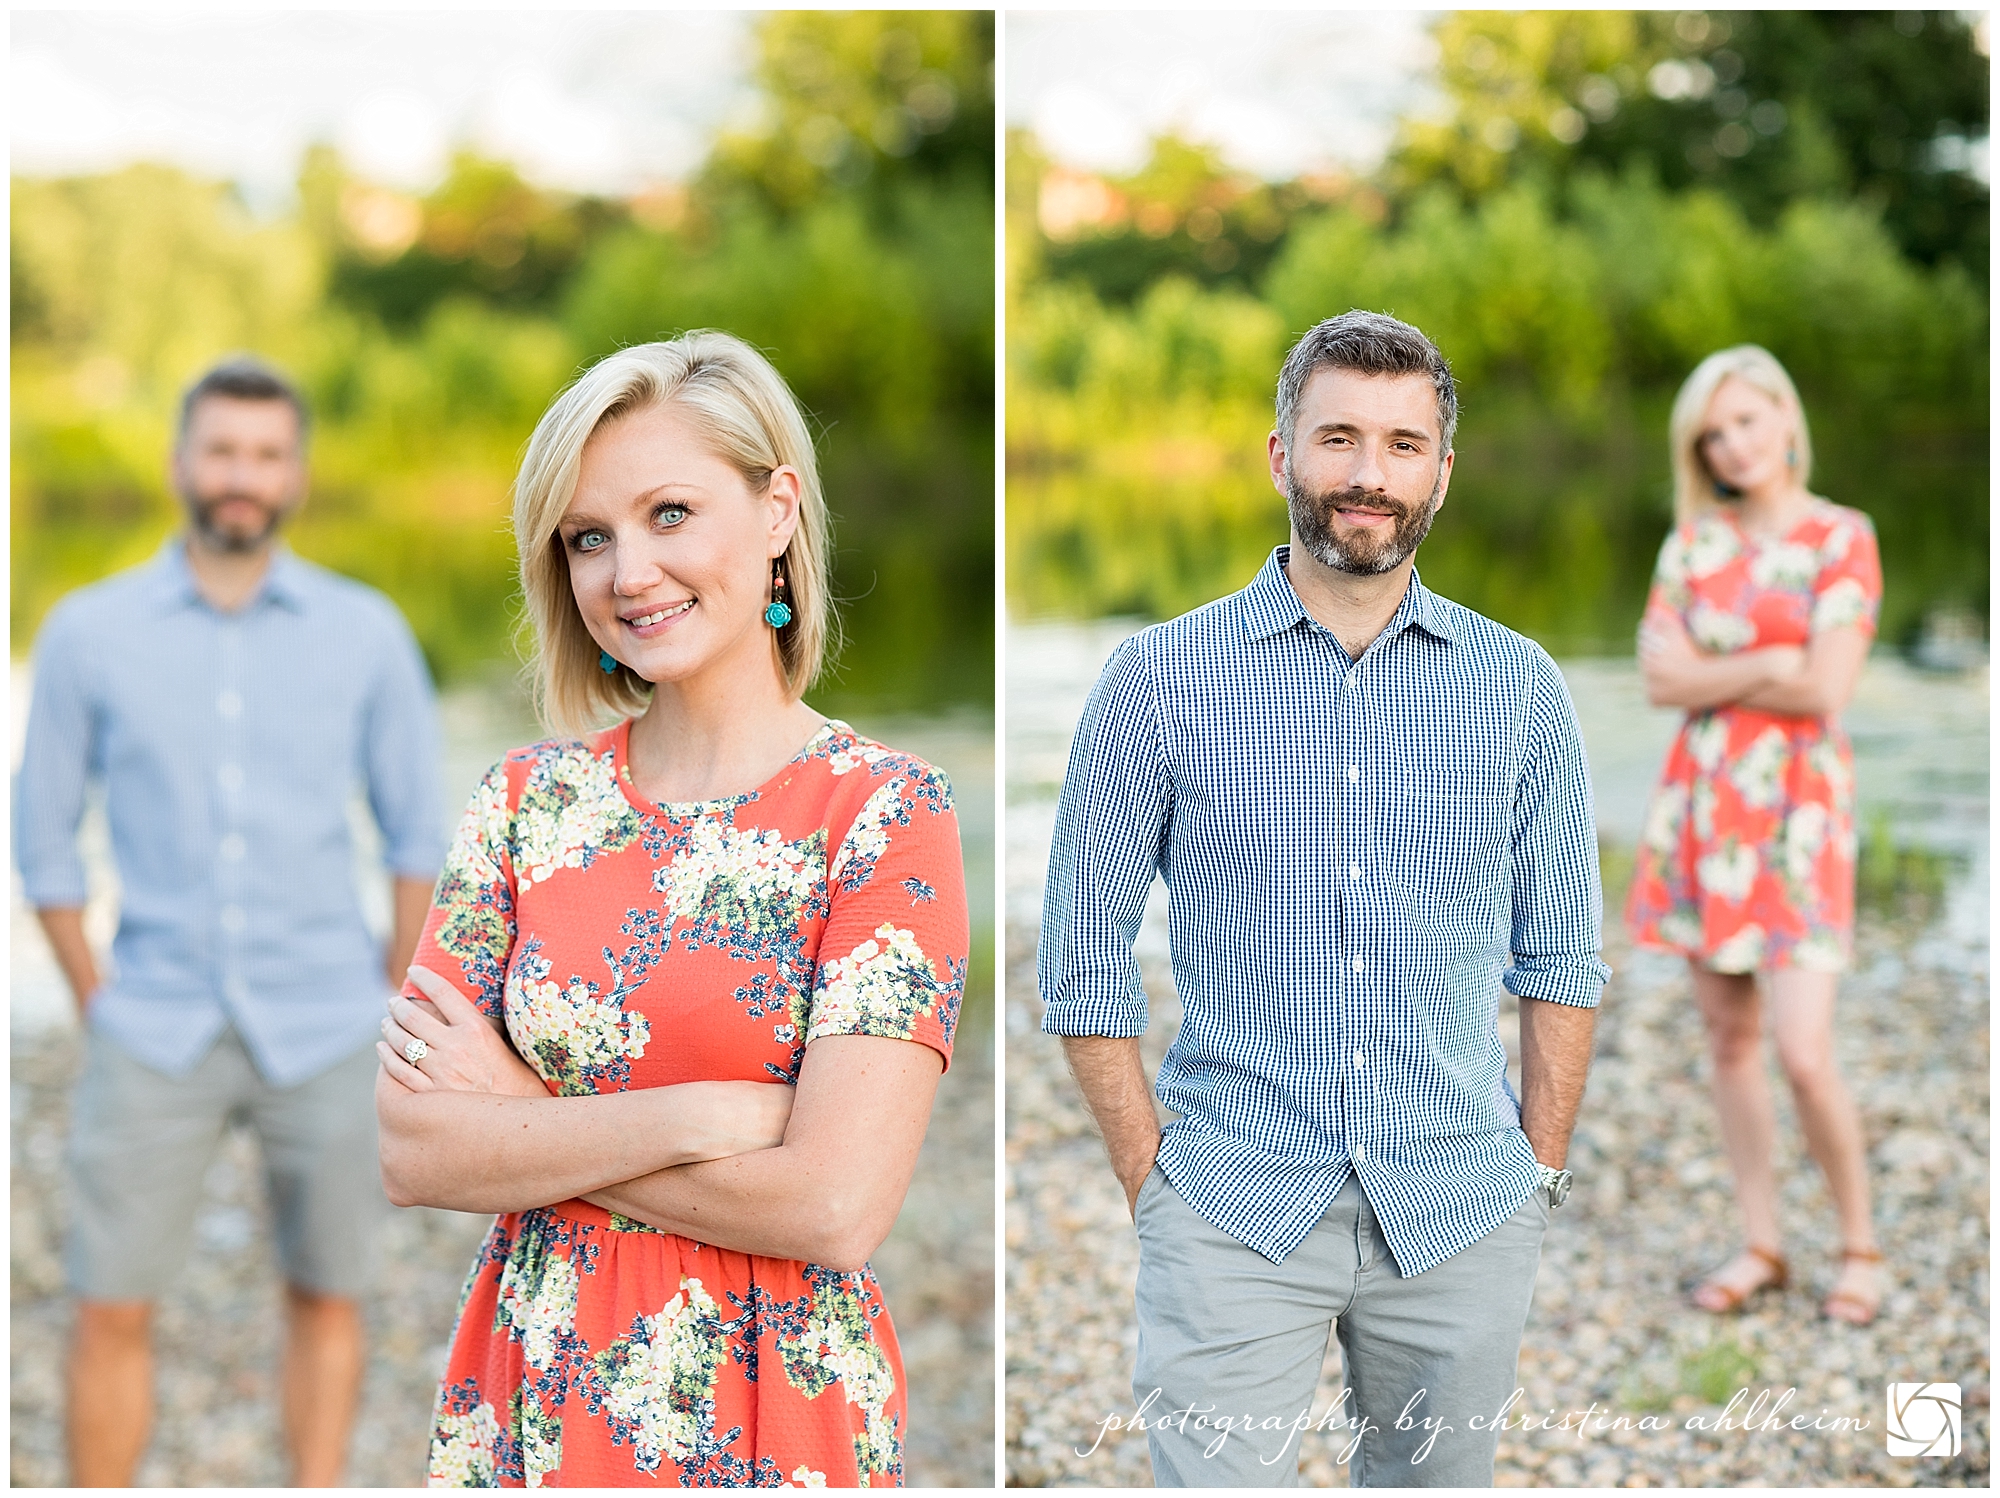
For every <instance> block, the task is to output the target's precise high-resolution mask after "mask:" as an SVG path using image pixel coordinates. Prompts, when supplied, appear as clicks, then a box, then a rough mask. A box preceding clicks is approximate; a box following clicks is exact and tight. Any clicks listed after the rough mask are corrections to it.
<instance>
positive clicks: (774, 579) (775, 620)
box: [764, 557, 792, 629]
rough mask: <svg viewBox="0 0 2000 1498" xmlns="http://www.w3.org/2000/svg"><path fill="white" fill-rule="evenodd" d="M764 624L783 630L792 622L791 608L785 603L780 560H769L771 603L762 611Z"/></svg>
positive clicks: (776, 558) (782, 567)
mask: <svg viewBox="0 0 2000 1498" xmlns="http://www.w3.org/2000/svg"><path fill="white" fill-rule="evenodd" d="M764 622H765V623H766V624H768V625H770V626H771V628H773V629H783V628H784V627H785V626H786V625H787V624H790V623H791V622H792V606H791V605H790V604H789V603H786V602H785V567H784V562H783V560H782V559H780V558H778V557H773V558H772V559H771V601H770V603H769V604H768V605H767V606H766V607H765V609H764Z"/></svg>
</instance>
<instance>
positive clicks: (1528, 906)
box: [1502, 651, 1611, 1009]
mask: <svg viewBox="0 0 2000 1498" xmlns="http://www.w3.org/2000/svg"><path fill="white" fill-rule="evenodd" d="M1532 671H1533V676H1532V680H1531V682H1530V685H1529V702H1528V712H1527V720H1528V721H1527V725H1526V734H1527V752H1526V754H1525V756H1524V758H1523V764H1522V774H1521V782H1520V787H1519V793H1518V795H1517V797H1516V799H1515V803H1514V828H1513V836H1514V841H1513V859H1514V878H1513V887H1514V907H1513V939H1512V943H1511V946H1512V949H1513V961H1512V963H1511V965H1510V966H1509V967H1508V968H1507V970H1506V972H1505V973H1504V974H1503V975H1502V982H1504V983H1505V985H1506V987H1507V990H1508V991H1509V992H1510V993H1513V994H1517V995H1519V996H1520V997H1521V998H1525V999H1547V1000H1549V1001H1550V1002H1552V1003H1557V1004H1570V1005H1574V1006H1577V1007H1579V1008H1586V1009H1588V1008H1592V1007H1594V1006H1595V1005H1596V1004H1597V1002H1598V999H1599V998H1600V997H1601V996H1602V994H1603V991H1604V983H1605V980H1606V979H1607V978H1609V977H1610V976H1611V969H1610V968H1608V967H1606V966H1605V965H1604V961H1603V958H1602V957H1601V956H1600V952H1601V950H1602V947H1603V915H1604V892H1603V887H1602V885H1601V883H1600V880H1599V876H1598V868H1597V824H1596V817H1595V814H1594V811H1593V807H1592V802H1591V795H1590V763H1589V760H1588V759H1587V758H1586V757H1585V755H1584V751H1583V734H1582V731H1581V730H1580V729H1579V728H1578V727H1577V722H1576V709H1575V708H1574V706H1572V704H1571V703H1570V700H1569V689H1568V688H1567V687H1566V686H1565V685H1564V684H1563V679H1562V673H1561V672H1560V671H1558V670H1557V669H1556V665H1555V662H1553V661H1552V660H1550V659H1549V658H1548V656H1547V655H1546V654H1545V653H1543V652H1540V651H1537V652H1536V654H1535V659H1534V664H1533V668H1532Z"/></svg>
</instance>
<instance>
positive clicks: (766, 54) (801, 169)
mask: <svg viewBox="0 0 2000 1498" xmlns="http://www.w3.org/2000/svg"><path fill="white" fill-rule="evenodd" d="M757 51H758V57H757V63H756V67H755V69H754V76H755V78H756V81H757V84H758V86H759V88H760V90H761V93H762V117H761V118H760V119H759V120H758V121H757V122H756V123H755V124H754V125H753V126H751V127H749V128H744V129H737V130H728V131H724V132H723V134H722V135H721V136H720V138H719V139H718V140H717V142H716V147H715V151H714V153H713V155H712V157H711V161H710V167H709V178H710V182H711V184H712V185H713V186H715V187H727V186H731V185H742V186H747V187H749V188H750V189H751V190H752V191H754V192H755V193H757V194H758V195H759V196H761V197H762V198H764V199H765V201H766V202H767V203H768V204H769V205H770V206H772V207H774V208H777V209H780V210H790V209H795V208H798V207H800V206H802V205H804V204H806V203H809V202H811V201H813V200H814V199H816V198H819V197H821V196H824V195H825V194H826V193H827V192H829V191H839V190H851V189H855V188H860V187H863V186H864V185H866V184H869V183H871V182H874V183H886V182H892V181H896V180H899V179H908V178H912V177H916V178H926V177H928V178H940V177H953V176H959V175H970V176H973V177H976V178H979V179H982V180H984V181H985V182H987V183H989V184H990V183H991V181H992V175H993V17H992V14H991V12H988V11H853V12H844V13H842V12H833V11H785V12H779V13H777V14H773V15H770V16H767V17H766V18H764V19H763V20H762V21H761V22H760V23H759V24H758V28H757Z"/></svg>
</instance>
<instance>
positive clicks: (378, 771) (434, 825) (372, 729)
mask: <svg viewBox="0 0 2000 1498" xmlns="http://www.w3.org/2000/svg"><path fill="white" fill-rule="evenodd" d="M362 754H363V758H364V761H365V764H364V769H365V772H366V775H367V782H368V805H369V807H370V809H371V810H372V811H373V812H374V813H375V823H376V825H377V826H378V827H380V828H381V829H382V843H383V858H384V860H385V861H386V862H387V864H388V866H389V869H390V872H391V873H394V874H396V875H398V876H400V877H402V878H405V879H432V878H435V877H436V876H437V872H438V869H439V867H440V866H441V865H442V864H443V862H444V819H443V816H442V812H441V808H440V805H439V797H440V795H441V794H442V793H441V791H440V789H439V773H440V768H439V759H440V758H441V755H442V744H441V742H440V739H439V735H438V722H437V703H436V701H435V699H434V698H433V696H432V693H431V679H430V673H429V672H428V671H426V670H425V669H424V658H423V656H422V654H421V653H420V652H419V651H418V649H417V642H416V640H415V639H414V638H413V637H412V636H411V634H410V630H409V626H408V625H406V624H405V623H404V622H403V619H402V616H401V615H399V614H396V613H395V612H394V611H393V609H391V610H389V611H387V613H386V617H385V619H384V629H383V643H382V647H381V663H380V666H379V668H378V670H377V672H376V676H375V684H374V691H373V693H372V695H371V697H370V699H369V704H368V722H367V728H366V732H365V733H364V735H363V747H362Z"/></svg>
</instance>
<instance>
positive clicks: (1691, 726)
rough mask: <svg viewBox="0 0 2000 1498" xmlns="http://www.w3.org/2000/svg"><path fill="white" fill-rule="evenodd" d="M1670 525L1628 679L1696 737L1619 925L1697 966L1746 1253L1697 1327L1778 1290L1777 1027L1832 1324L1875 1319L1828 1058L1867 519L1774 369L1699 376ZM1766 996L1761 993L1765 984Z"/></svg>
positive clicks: (1874, 578)
mask: <svg viewBox="0 0 2000 1498" xmlns="http://www.w3.org/2000/svg"><path fill="white" fill-rule="evenodd" d="M1670 441H1671V445H1672V454H1673V466H1674V494H1675V517H1676V522H1677V523H1676V525H1675V527H1674V531H1673V534H1672V535H1670V536H1669V537H1668V538H1667V542H1666V545H1665V546H1664V547H1663V548H1662V549H1661V552H1660V562H1659V568H1658V571H1657V572H1656V574H1655V577H1654V583H1653V592H1652V597H1651V598H1650V600H1649V601H1648V603H1647V607H1646V616H1645V622H1644V623H1643V624H1642V625H1641V626H1640V633H1639V660H1640V669H1641V671H1642V673H1643V674H1644V677H1645V682H1646V689H1647V695H1648V696H1649V697H1650V699H1651V700H1652V701H1653V703H1654V704H1655V705H1657V706H1663V707H1678V708H1684V709H1686V711H1687V721H1686V722H1685V724H1683V726H1682V728H1681V731H1680V735H1679V737H1678V738H1676V739H1675V741H1674V744H1673V747H1672V749H1671V750H1670V751H1669V752H1668V755H1667V764H1666V770H1665V773H1664V776H1663V779H1662V783H1661V785H1660V788H1659V790H1658V792H1657V793H1656V794H1655V796H1654V799H1653V803H1652V807H1651V810H1650V812H1649V814H1648V817H1647V823H1646V831H1645V835H1644V837H1643V838H1642V840H1641V848H1640V852H1639V859H1638V867H1637V870H1636V873H1635V875H1634V877H1633V881H1632V895H1631V903H1630V907H1629V910H1628V919H1629V921H1630V923H1631V927H1632V931H1633V935H1634V937H1635V938H1636V939H1637V940H1638V941H1639V942H1640V943H1642V944H1644V945H1647V946H1654V947H1663V948H1665V949H1667V950H1670V951H1674V952H1679V953H1682V954H1684V955H1685V956H1686V957H1687V958H1688V963H1689V968H1690V970H1691V972H1692V974H1693V978H1694V991H1695V999H1696V1002H1697V1003H1698V1004H1699V1006H1700V1009H1701V1014H1702V1019H1703V1021H1704V1022H1705V1023H1706V1025H1707V1028H1708V1038H1709V1047H1710V1052H1711V1055H1712V1058H1713V1061H1714V1069H1715V1075H1714V1093H1715V1103H1716V1108H1717V1110H1718V1111H1719V1112H1720V1114H1721V1122H1722V1137H1723V1141H1724V1143H1725V1145H1726V1146H1727V1149H1728V1152H1729V1160H1730V1165H1731V1166H1732V1168H1733V1169H1734V1171H1735V1176H1736V1199H1737V1204H1738V1206H1739V1207H1740V1209H1741V1211H1742V1214H1743V1227H1744V1247H1743V1249H1742V1251H1741V1252H1740V1253H1738V1254H1737V1255H1736V1257H1735V1258H1733V1259H1731V1260H1730V1261H1729V1262H1728V1263H1726V1264H1724V1265H1722V1266H1721V1267H1720V1268H1718V1269H1717V1270H1715V1271H1714V1272H1713V1273H1712V1274H1710V1275H1709V1276H1707V1277H1706V1278H1705V1279H1704V1280H1703V1281H1702V1282H1701V1283H1700V1284H1699V1285H1698V1286H1697V1287H1696V1288H1695V1292H1694V1301H1695V1304H1696V1305H1698V1306H1700V1307H1701V1308H1702V1309H1703V1310H1706V1311H1712V1312H1717V1313H1724V1312H1730V1311H1735V1310H1738V1309H1740V1308H1741V1307H1742V1306H1743V1304H1744V1302H1745V1301H1747V1300H1748V1299H1749V1298H1750V1297H1751V1296H1752V1295H1754V1294H1756V1293H1757V1292H1758V1291H1760V1290H1764V1289H1782V1288H1784V1286H1785V1284H1786V1282H1787V1279H1788V1278H1789V1273H1790V1270H1789V1266H1788V1264H1787V1263H1786V1260H1785V1256H1784V1253H1783V1251H1782V1243H1781V1240H1780V1236H1779V1228H1778V1214H1777V1201H1778V1190H1777V1183H1776V1181H1775V1179H1774V1178H1773V1175H1772V1167H1771V1144H1772V1135H1773V1133H1774V1129H1775V1125H1774V1123H1773V1117H1772V1110H1771V1096H1770V1091H1769V1087H1768V1085H1767V1083H1766V1080H1765V1072H1764V1058H1763V1046H1762V1036H1763V1031H1764V1028H1765V1027H1766V1025H1767V1024H1768V1026H1769V1029H1770V1031H1771V1033H1772V1036H1773V1037H1774V1039H1775V1040H1776V1043H1777V1051H1778V1059H1779V1061H1780V1063H1781V1064H1782V1066H1783V1067H1784V1071H1785V1075H1786V1078H1787V1080H1788V1081H1789V1082H1790V1084H1791V1088H1792V1096H1793V1099H1794V1101H1795V1102H1796V1103H1797V1106H1798V1115H1799V1121H1800V1123H1801V1125H1802V1126H1803V1128H1804V1131H1805V1136H1806V1145H1807V1147H1808V1148H1809V1149H1810V1150H1811V1152H1812V1155H1813V1158H1814V1159H1815V1160H1816V1161H1818V1162H1819V1167H1820V1169H1821V1170H1822V1171H1824V1172H1825V1174H1826V1180H1827V1185H1828V1187H1829V1189H1830V1191H1831V1193H1832V1196H1833V1201H1834V1206H1835V1209H1836V1210H1837V1212H1838V1213H1839V1218H1840V1231H1841V1238H1842V1244H1843V1254H1842V1259H1841V1266H1840V1270H1839V1273H1838V1275H1837V1277H1836V1278H1835V1280H1834V1283H1833V1287H1832V1290H1831V1293H1830V1294H1829V1295H1828V1296H1827V1298H1826V1300H1825V1302H1824V1304H1823V1306H1822V1310H1823V1312H1824V1314H1826V1315H1828V1316H1831V1317H1835V1318H1838V1319H1840V1320H1843V1321H1849V1322H1853V1323H1856V1324H1858V1325H1866V1324H1867V1323H1868V1322H1869V1321H1871V1320H1873V1319H1874V1316H1875V1313H1876V1310H1877V1309H1878V1307H1879V1306H1880V1304H1881V1296H1882V1291H1881V1283H1880V1264H1881V1259H1882V1255H1881V1253H1880V1252H1879V1250H1878V1249H1877V1248H1876V1243H1875V1231H1874V1226H1873V1223H1872V1221H1871V1219H1870V1213H1869V1205H1868V1178H1867V1172H1866V1168H1865V1165H1864V1159H1863V1146H1862V1137H1861V1123H1860V1118H1859V1116H1858V1115H1857V1114H1856V1112H1855V1108H1854V1103H1853V1101H1852V1099H1851V1098H1850V1097H1849V1095H1848V1092H1847V1088H1846V1086H1845V1084H1844V1083H1843V1082H1842V1081H1841V1077H1840V1072H1839V1070H1838V1069H1837V1067H1836V1066H1835V1064H1834V1058H1833V1004H1834V987H1835V984H1836V983H1837V981H1838V975H1839V973H1840V972H1841V970H1842V969H1843V968H1845V967H1846V965H1847V963H1848V960H1849V957H1850V955H1851V949H1852V944H1853V930H1854V859H1855V835H1854V761H1853V755H1852V753H1851V752H1850V750H1849V748H1848V744H1847V739H1846V737H1845V736H1844V735H1843V734H1842V733H1841V731H1840V728H1839V725H1838V723H1837V721H1836V715H1837V714H1838V713H1839V712H1840V710H1841V709H1842V708H1843V707H1844V706H1845V705H1846V703H1847V700H1848V698H1849V696H1851V695H1852V693H1853V691H1854V684H1855V681H1856V680H1857V678H1858V677H1859V676H1860V674H1861V666H1862V662H1863V660H1864V659H1865V658H1866V656H1867V653H1868V642H1869V639H1870V637H1871V635H1872V634H1873V633H1874V627H1875V615H1876V609H1877V606H1878V604H1879V601H1880V598H1881V591H1882V574H1881V565H1880V562H1879V561H1878V559H1877V556H1876V550H1875V532H1874V528H1873V527H1872V526H1871V525H1870V524H1869V521H1868V517H1867V516H1866V515H1863V514H1862V513H1861V512H1860V511H1858V510H1850V509H1844V508H1842V507H1841V506H1839V505H1835V504H1831V503H1829V502H1828V501H1826V500H1824V499H1821V498H1819V497H1817V496H1816V495H1814V494H1813V493H1812V492H1811V491H1810V490H1809V489H1808V488H1807V487H1806V486H1807V481H1808V479H1809V476H1810V474H1811V471H1812V445H1811V438H1810V435H1809V434H1808V431H1807V428H1806V418H1805V412H1804V409H1803V408H1802V407H1801V405H1800V403H1799V397H1798V392H1797V391H1796V390H1795V389H1794V388H1793V386H1792V381H1791V379H1790V377H1789V376H1788V375H1787V374H1786V373H1785V371H1784V368H1783V366H1781V365H1780V364H1779V363H1778V361H1777V360H1776V359H1774V358H1773V357H1772V356H1771V355H1770V354H1769V353H1767V352H1765V351H1764V350H1763V349H1761V348H1756V347H1754V346H1751V345H1744V346H1743V347H1740V348H1732V349H1724V350H1723V351H1722V352H1720V353H1717V354H1712V355H1710V356H1709V357H1708V358H1707V359H1705V360H1703V361H1702V362H1701V364H1700V365H1699V366H1697V367H1696V369H1695V371H1694V373H1693V374H1691V375H1689V376H1688V379H1687V383H1686V384H1684V385H1683V386H1682V387H1681V391H1680V395H1679V396H1678V398H1677V399H1676V400H1675V402H1674V409H1673V416H1672V421H1671V437H1670ZM1760 976H1761V979H1762V982H1761V984H1760V982H1759V978H1760Z"/></svg>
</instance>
